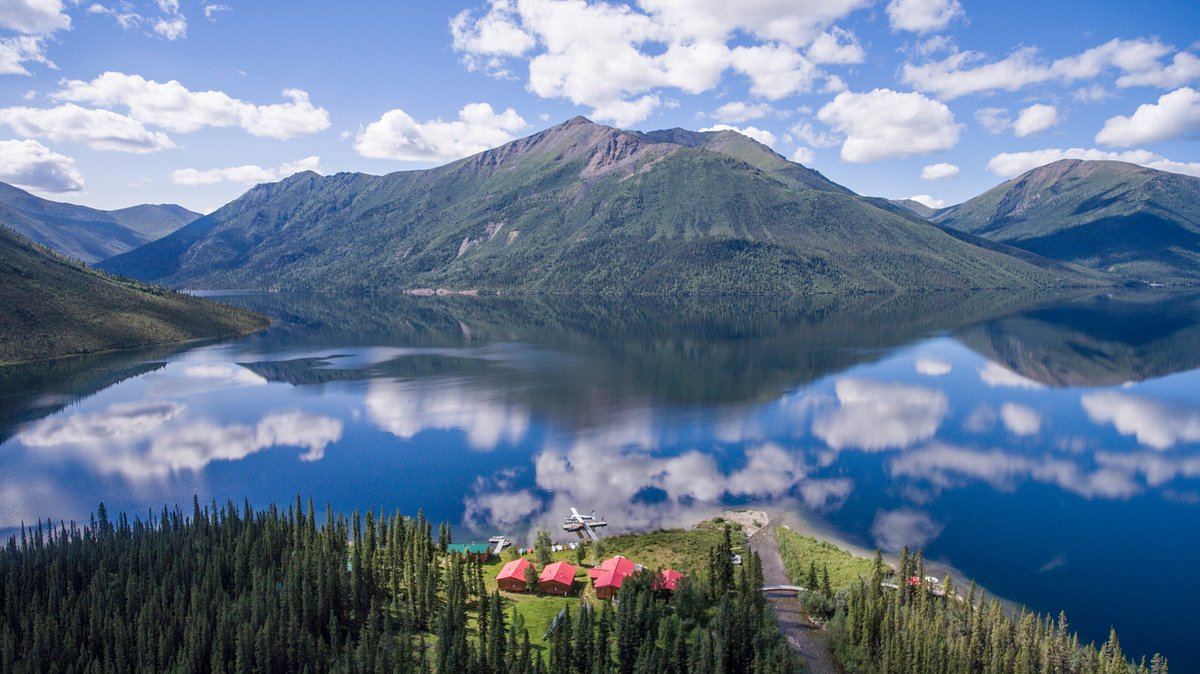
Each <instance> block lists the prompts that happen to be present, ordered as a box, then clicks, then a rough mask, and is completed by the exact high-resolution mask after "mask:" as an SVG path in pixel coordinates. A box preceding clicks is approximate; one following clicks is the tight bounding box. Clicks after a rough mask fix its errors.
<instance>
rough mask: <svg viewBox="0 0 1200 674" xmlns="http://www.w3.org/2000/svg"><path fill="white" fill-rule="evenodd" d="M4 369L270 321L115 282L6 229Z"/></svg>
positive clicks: (2, 255) (1, 273)
mask: <svg viewBox="0 0 1200 674" xmlns="http://www.w3.org/2000/svg"><path fill="white" fill-rule="evenodd" d="M0 307H2V309H0V364H6V363H13V362H20V361H27V360H36V359H42V358H54V357H57V356H65V355H71V354H80V353H92V352H97V351H109V350H113V349H128V348H134V347H140V346H147V345H151V344H165V343H171V342H183V341H188V340H194V339H203V338H212V337H228V336H233V335H240V334H245V333H248V332H253V331H254V330H258V329H261V328H263V327H265V325H266V319H264V318H263V317H261V316H259V315H257V314H253V313H250V312H248V311H243V310H240V309H234V308H233V307H227V306H224V305H221V304H217V303H215V302H209V301H207V300H201V299H198V298H195V297H190V296H188V295H184V294H181V293H177V292H175V291H172V290H166V289H164V288H158V287H155V286H151V285H147V284H144V283H138V282H136V281H130V280H128V279H121V278H116V277H113V276H109V275H108V274H104V273H102V272H97V271H95V270H92V269H88V268H87V267H84V266H83V265H82V264H79V263H78V262H75V261H72V260H68V259H67V258H64V257H61V256H59V255H57V254H55V253H53V252H51V251H49V250H47V249H45V248H43V247H41V246H38V245H37V244H35V243H33V242H31V241H29V240H28V239H26V238H25V237H23V236H21V235H19V234H16V233H15V232H13V231H12V230H10V229H8V228H7V227H3V226H0Z"/></svg>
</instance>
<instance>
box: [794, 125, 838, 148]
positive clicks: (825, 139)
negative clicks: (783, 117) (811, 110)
mask: <svg viewBox="0 0 1200 674" xmlns="http://www.w3.org/2000/svg"><path fill="white" fill-rule="evenodd" d="M788 131H789V133H791V134H792V135H793V136H795V137H796V138H797V139H799V140H801V141H803V142H804V143H805V144H807V145H810V146H812V147H833V146H834V145H837V144H838V143H840V142H842V141H841V140H840V139H838V137H837V136H835V135H833V134H831V133H825V132H824V131H817V130H816V129H815V128H813V125H812V122H797V123H796V124H795V125H793V126H792V128H791V129H789V130H788Z"/></svg>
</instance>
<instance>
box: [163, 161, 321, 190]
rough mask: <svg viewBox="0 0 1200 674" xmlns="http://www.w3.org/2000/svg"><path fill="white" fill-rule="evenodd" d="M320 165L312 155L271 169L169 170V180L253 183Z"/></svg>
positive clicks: (253, 166)
mask: <svg viewBox="0 0 1200 674" xmlns="http://www.w3.org/2000/svg"><path fill="white" fill-rule="evenodd" d="M320 166H321V158H320V157H317V156H312V157H305V158H304V159H300V160H297V161H294V162H288V163H286V164H283V165H281V166H279V167H278V168H273V169H272V168H263V167H261V166H257V165H254V164H246V165H243V166H231V167H228V168H218V169H207V170H199V169H194V168H183V169H178V170H175V171H172V172H171V182H173V183H175V184H177V185H214V184H216V183H222V182H230V183H246V184H247V185H253V184H255V183H268V182H274V181H276V180H282V179H283V178H286V177H288V176H290V175H293V174H296V173H300V172H301V171H320V170H321V168H320Z"/></svg>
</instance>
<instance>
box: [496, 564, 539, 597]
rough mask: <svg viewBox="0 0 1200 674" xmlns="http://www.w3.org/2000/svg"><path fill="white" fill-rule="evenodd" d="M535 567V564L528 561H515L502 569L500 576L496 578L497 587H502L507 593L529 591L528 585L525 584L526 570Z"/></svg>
mask: <svg viewBox="0 0 1200 674" xmlns="http://www.w3.org/2000/svg"><path fill="white" fill-rule="evenodd" d="M532 566H533V562H531V561H529V560H528V559H514V560H513V561H511V562H509V563H508V564H505V565H504V568H503V569H500V575H498V576H496V585H498V586H500V589H501V590H504V591H505V592H524V591H525V590H528V589H529V585H528V583H526V582H525V573H526V570H527V569H529V568H530V567H532Z"/></svg>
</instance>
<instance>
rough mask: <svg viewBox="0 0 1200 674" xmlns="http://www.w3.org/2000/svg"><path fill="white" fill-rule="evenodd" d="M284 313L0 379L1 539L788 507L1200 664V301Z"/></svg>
mask: <svg viewBox="0 0 1200 674" xmlns="http://www.w3.org/2000/svg"><path fill="white" fill-rule="evenodd" d="M228 300H229V301H231V302H234V303H238V304H241V305H244V306H248V307H251V308H254V309H257V310H259V311H263V312H264V313H267V314H269V315H271V316H272V317H274V318H275V319H276V322H275V324H274V326H273V327H272V328H271V329H269V330H268V331H266V332H263V333H260V334H258V335H255V336H252V337H249V338H246V339H242V340H239V341H237V342H233V343H226V344H218V345H208V346H200V347H196V348H190V349H186V350H181V351H174V352H171V351H158V352H144V353H140V354H122V355H117V356H107V357H103V358H92V359H82V360H77V361H69V362H63V363H56V364H53V365H48V366H39V367H36V368H21V369H13V368H9V369H7V370H0V411H2V412H0V439H2V440H3V443H2V444H0V532H4V533H11V532H12V530H13V528H14V527H17V526H19V525H20V523H21V522H22V521H24V522H31V521H36V520H37V519H38V518H40V517H41V518H44V517H50V518H53V519H54V520H56V521H57V520H60V519H64V520H71V519H74V520H78V521H85V520H86V519H87V517H88V514H89V513H91V512H92V511H94V510H95V508H96V505H97V504H98V503H99V502H101V501H103V502H104V503H105V504H106V506H107V507H108V509H109V510H110V512H113V511H117V510H122V511H126V512H129V513H132V514H142V513H146V512H148V511H149V510H157V509H159V508H161V507H162V505H163V504H170V505H174V504H180V505H181V506H183V507H184V508H185V509H187V508H190V502H191V499H192V496H193V494H195V495H198V497H199V498H200V500H201V501H204V502H207V501H209V500H212V499H216V500H218V501H222V502H223V501H225V500H226V499H232V500H234V501H235V502H241V500H242V499H244V498H247V497H248V498H249V499H250V500H251V502H252V503H253V504H254V505H256V506H263V505H266V504H267V503H269V502H272V501H275V502H281V503H285V502H290V501H291V500H293V499H294V498H295V495H296V494H301V495H303V496H304V497H305V498H307V497H308V496H312V497H313V498H314V500H315V501H316V502H317V503H319V504H323V503H328V504H330V505H331V506H332V507H333V508H335V509H337V510H343V511H349V510H354V509H366V508H382V509H384V510H386V511H389V512H390V511H392V510H394V509H397V508H398V509H400V510H401V511H402V512H405V513H408V514H415V513H416V511H417V509H418V508H423V509H424V511H425V514H426V515H427V516H429V517H430V518H432V519H434V520H445V521H449V522H451V523H453V524H454V525H455V527H456V538H457V539H458V540H467V539H470V538H478V539H480V540H482V539H484V538H486V537H487V536H489V535H492V534H495V533H506V534H509V535H511V536H514V537H523V536H526V535H527V534H528V532H529V531H530V530H531V529H534V528H539V527H540V528H549V529H552V530H557V524H558V523H559V522H561V518H562V516H563V515H564V514H566V513H567V512H569V508H570V507H572V506H576V507H578V508H580V509H582V510H584V511H588V510H591V509H593V508H594V509H596V510H597V512H598V513H599V514H602V515H604V516H606V517H607V518H608V519H609V521H610V522H611V523H612V527H611V528H613V529H635V530H636V529H648V528H654V527H662V526H686V525H690V524H692V523H695V522H697V521H699V520H701V519H703V518H705V517H707V516H710V515H711V514H713V513H714V512H716V511H719V510H722V509H724V508H726V507H728V506H730V505H745V506H765V507H770V508H777V509H789V510H793V511H796V512H799V513H803V514H805V515H806V516H808V517H810V518H813V519H814V520H815V521H817V522H818V523H820V524H821V525H822V526H825V527H828V528H830V529H832V530H834V531H836V532H838V533H839V534H840V535H841V536H843V537H845V538H846V539H848V540H850V541H852V542H854V543H856V544H859V545H862V546H864V547H871V548H873V547H876V546H879V547H882V548H884V549H885V550H897V549H899V547H900V546H902V545H909V546H914V547H916V546H920V547H923V548H924V549H925V551H926V555H927V557H929V558H931V559H936V560H940V561H943V562H945V563H948V564H950V565H953V566H954V567H957V568H958V569H961V570H962V572H964V573H965V574H968V575H969V576H972V577H974V578H976V579H978V580H979V582H980V583H981V584H983V585H984V586H986V587H987V588H988V589H989V590H990V591H992V592H994V593H996V594H998V595H1000V596H1002V597H1005V598H1007V599H1011V600H1014V601H1016V602H1020V603H1024V604H1027V605H1029V606H1030V607H1032V608H1034V609H1036V610H1039V611H1050V612H1054V613H1057V612H1058V611H1060V610H1065V611H1066V612H1067V614H1068V617H1069V618H1070V620H1071V622H1072V623H1073V624H1074V626H1075V628H1076V629H1079V630H1080V631H1081V632H1082V635H1083V637H1084V638H1085V639H1086V640H1092V639H1096V640H1102V639H1103V638H1105V637H1106V636H1107V633H1108V628H1109V625H1115V626H1116V628H1117V630H1118V633H1119V634H1120V635H1121V638H1122V643H1123V645H1124V646H1125V649H1126V651H1127V652H1129V653H1139V654H1140V653H1143V652H1144V653H1147V654H1151V653H1153V652H1154V651H1156V650H1161V651H1162V652H1164V653H1165V654H1167V655H1168V656H1169V657H1170V658H1171V660H1172V665H1173V667H1172V671H1179V672H1184V671H1200V648H1198V647H1196V646H1195V645H1194V641H1193V635H1194V633H1195V632H1196V630H1197V628H1198V627H1200V625H1198V624H1197V621H1196V619H1195V606H1196V605H1198V604H1200V580H1197V574H1196V570H1197V569H1198V568H1200V298H1197V297H1195V296H1179V295H1148V294H1131V295H1120V296H1100V297H1091V298H1078V299H1074V300H1070V301H1061V300H1060V301H1053V302H1048V301H1045V300H1037V299H1036V298H1021V299H1017V298H1012V297H1005V296H993V295H975V296H946V295H938V296H932V297H919V298H909V299H903V298H880V297H867V298H851V299H837V300H835V299H821V300H814V301H800V300H794V301H790V300H778V301H771V300H749V299H728V300H698V301H694V302H693V301H655V300H643V301H634V300H618V301H613V302H600V301H584V300H569V299H562V300H525V301H517V300H504V299H497V298H486V299H485V298H420V299H418V298H404V297H398V298H397V297H367V298H344V297H290V296H284V295H240V296H235V297H230V298H228Z"/></svg>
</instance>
